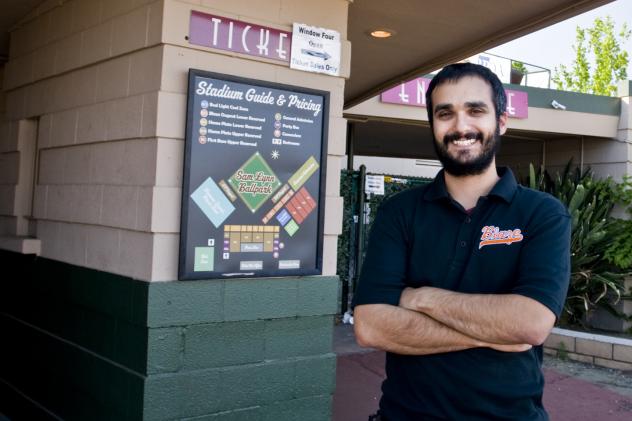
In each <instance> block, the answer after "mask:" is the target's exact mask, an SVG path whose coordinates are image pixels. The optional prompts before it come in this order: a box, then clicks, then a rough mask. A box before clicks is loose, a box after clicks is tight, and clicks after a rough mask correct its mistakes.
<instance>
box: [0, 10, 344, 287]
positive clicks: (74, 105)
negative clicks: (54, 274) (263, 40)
mask: <svg viewBox="0 0 632 421" xmlns="http://www.w3.org/2000/svg"><path fill="white" fill-rule="evenodd" d="M347 6H348V2H347V1H346V0H327V1H325V2H313V1H291V0H269V1H261V2H251V1H246V0H231V1H184V0H182V1H177V0H160V1H151V0H70V1H65V2H64V1H48V2H45V3H44V4H43V5H41V6H40V7H38V8H37V9H36V10H34V11H33V12H32V13H31V14H30V15H29V16H28V17H27V18H26V19H24V20H23V21H22V22H21V23H20V25H18V26H17V27H16V29H15V30H14V31H13V32H12V33H11V50H10V58H9V62H8V63H7V64H6V66H5V68H4V76H3V95H5V99H6V101H3V103H5V104H6V113H4V118H2V117H3V115H2V113H0V121H2V124H1V126H0V136H1V137H0V168H1V170H0V235H6V234H14V233H15V232H17V231H16V228H15V226H16V220H17V219H16V218H17V217H16V214H17V212H16V204H17V203H18V201H17V199H16V196H19V193H16V192H17V191H18V190H20V188H22V189H23V190H24V189H26V191H29V189H31V186H33V187H32V189H33V190H34V192H33V195H32V197H33V204H32V214H33V216H34V218H35V219H36V221H37V233H36V235H37V237H38V238H39V239H41V241H42V249H41V254H42V256H44V257H49V258H53V259H57V260H61V261H65V262H69V263H72V264H77V265H82V266H88V267H92V268H95V269H101V270H106V271H110V272H114V273H119V274H122V275H128V276H133V277H136V278H139V279H143V280H172V279H175V278H176V277H177V259H178V240H179V226H180V197H181V186H182V165H183V159H184V156H183V155H184V154H183V151H184V135H185V128H184V127H185V113H186V84H187V74H188V69H189V68H198V69H205V70H211V71H214V72H219V73H222V72H223V73H229V74H234V75H237V76H243V77H251V78H257V79H263V80H269V81H273V82H280V83H285V84H294V85H299V86H305V87H310V88H314V89H321V90H327V91H329V92H330V93H331V103H330V115H329V121H330V129H329V145H328V153H329V157H328V170H327V172H328V179H327V198H326V202H325V218H326V222H325V241H324V244H325V250H324V274H325V275H332V274H335V268H336V240H337V235H338V234H339V233H340V231H341V223H342V199H341V198H340V197H339V192H338V190H339V189H338V188H339V177H340V175H339V169H340V164H339V161H340V157H341V156H342V155H344V153H345V133H346V126H345V120H344V119H343V118H342V103H343V90H344V81H345V80H344V77H331V76H323V75H316V74H311V73H305V72H299V71H294V70H290V69H289V68H288V67H287V66H286V65H284V64H278V63H273V62H270V61H266V60H260V59H255V58H253V57H248V56H243V55H240V54H234V53H229V52H224V51H215V50H212V49H208V48H204V47H198V46H191V45H189V44H188V43H187V42H186V40H185V39H184V36H185V35H187V34H188V23H189V15H190V11H191V9H193V8H195V9H196V10H201V11H206V12H208V13H211V14H217V15H222V16H230V17H234V18H239V19H241V20H246V21H249V22H254V23H258V24H261V25H266V26H272V27H277V28H280V29H284V30H291V26H292V23H293V22H302V23H307V24H311V25H314V26H322V27H327V28H330V29H335V30H337V31H339V32H340V33H341V35H342V38H343V63H344V64H343V74H344V73H348V68H349V52H350V46H349V43H348V42H347V41H345V38H346V21H347ZM0 99H2V98H0ZM25 121H31V122H35V123H36V124H37V140H36V144H37V157H38V164H37V168H36V174H37V179H36V182H35V183H34V185H33V184H32V183H28V182H25V180H18V176H17V173H18V172H19V170H20V168H19V167H20V165H19V152H18V147H17V144H18V142H17V139H18V138H19V137H20V130H19V128H20V127H21V126H20V124H24V123H20V122H25ZM20 186H21V187H20Z"/></svg>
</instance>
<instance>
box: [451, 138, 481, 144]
mask: <svg viewBox="0 0 632 421" xmlns="http://www.w3.org/2000/svg"><path fill="white" fill-rule="evenodd" d="M453 142H454V144H455V145H458V146H469V145H473V144H474V143H475V142H476V139H459V140H454V141H453Z"/></svg>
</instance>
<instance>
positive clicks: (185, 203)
mask: <svg viewBox="0 0 632 421" xmlns="http://www.w3.org/2000/svg"><path fill="white" fill-rule="evenodd" d="M196 77H207V78H213V79H218V80H221V81H225V82H234V83H241V84H246V85H251V86H253V87H261V88H271V89H278V90H283V91H287V92H290V93H298V94H306V95H313V96H320V97H322V101H323V106H322V110H321V112H322V113H323V114H322V117H321V118H322V124H321V125H320V142H321V144H320V147H319V148H318V150H319V151H320V162H319V168H318V171H320V174H319V177H318V189H319V193H318V196H317V200H318V203H317V204H316V206H315V208H314V210H313V212H315V213H316V238H315V239H313V240H314V247H315V250H313V249H312V250H313V251H314V253H315V261H314V263H315V264H314V265H313V266H310V267H305V268H300V269H278V268H277V269H274V270H273V269H262V270H257V271H255V272H242V271H239V272H235V273H222V272H221V271H212V273H211V274H209V272H207V271H203V272H196V271H194V270H193V267H191V268H187V267H186V263H187V246H188V241H189V238H188V225H189V219H190V212H191V211H192V208H194V206H195V205H193V206H191V201H192V199H191V194H192V193H193V190H195V189H194V188H193V186H190V183H191V172H192V170H193V168H192V167H191V165H192V163H191V161H192V151H193V142H195V140H196V138H197V137H196V135H195V134H194V133H193V131H194V129H195V128H196V120H197V119H198V117H199V116H196V115H194V112H195V109H194V104H195V98H196V94H195V80H196ZM329 107H330V92H328V91H322V90H316V89H311V88H306V87H302V86H294V85H286V84H281V83H277V82H270V81H265V80H258V79H251V78H245V77H241V76H235V75H229V74H223V73H216V72H210V71H206V70H201V69H193V68H190V69H189V74H188V87H187V109H186V124H185V127H186V128H185V130H186V132H185V141H184V165H183V176H182V197H181V217H180V239H179V250H178V251H179V256H178V280H183V281H186V280H202V279H239V278H266V277H293V276H314V275H321V274H322V270H323V242H324V221H325V198H326V191H325V188H326V176H327V145H328V132H329ZM299 147H300V146H299ZM258 151H259V147H257V152H258ZM297 164H298V165H300V163H297ZM207 174H209V175H211V174H212V173H211V172H210V170H207ZM286 183H287V181H286ZM315 197H316V196H315ZM189 249H190V248H189ZM193 249H194V247H193ZM193 253H195V251H193Z"/></svg>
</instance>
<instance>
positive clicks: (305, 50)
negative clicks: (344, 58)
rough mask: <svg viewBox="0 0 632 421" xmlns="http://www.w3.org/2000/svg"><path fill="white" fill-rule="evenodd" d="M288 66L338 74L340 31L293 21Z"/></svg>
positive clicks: (333, 74) (308, 70)
mask: <svg viewBox="0 0 632 421" xmlns="http://www.w3.org/2000/svg"><path fill="white" fill-rule="evenodd" d="M290 67H291V68H292V69H297V70H304V71H307V72H315V73H325V74H328V75H332V76H338V75H340V33H339V32H337V31H333V30H331V29H325V28H317V27H315V26H308V25H304V24H302V23H295V24H294V29H293V31H292V56H291V58H290Z"/></svg>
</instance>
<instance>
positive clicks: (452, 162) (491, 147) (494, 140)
mask: <svg viewBox="0 0 632 421" xmlns="http://www.w3.org/2000/svg"><path fill="white" fill-rule="evenodd" d="M458 139H476V141H477V142H481V143H482V149H481V153H480V155H478V156H477V157H475V158H474V159H471V160H467V161H465V162H461V161H459V160H458V159H457V158H454V157H452V156H451V155H450V154H449V153H448V147H449V145H450V142H452V141H453V140H458ZM432 143H433V145H434V148H435V152H436V153H437V157H438V158H439V161H440V162H441V164H442V165H443V168H444V169H445V171H446V172H447V173H449V174H451V175H453V176H456V177H463V176H467V175H478V174H482V173H483V172H484V171H485V170H486V169H487V168H489V166H490V165H491V163H492V161H493V160H494V157H495V156H496V154H497V153H498V151H499V150H500V129H499V127H498V126H496V130H495V131H494V133H493V134H490V135H488V136H487V137H485V138H483V133H481V132H466V133H459V132H453V133H448V134H446V135H445V136H444V137H443V141H442V142H441V143H439V142H437V141H433V142H432Z"/></svg>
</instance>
